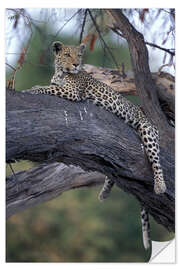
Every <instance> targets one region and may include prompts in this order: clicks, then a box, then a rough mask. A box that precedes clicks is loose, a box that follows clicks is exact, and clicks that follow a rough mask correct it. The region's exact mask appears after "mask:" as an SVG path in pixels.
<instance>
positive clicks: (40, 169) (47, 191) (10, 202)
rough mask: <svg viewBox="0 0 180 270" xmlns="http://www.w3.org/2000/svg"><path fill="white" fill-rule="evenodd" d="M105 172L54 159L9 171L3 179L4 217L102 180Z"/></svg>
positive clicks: (96, 183) (99, 182)
mask: <svg viewBox="0 0 180 270" xmlns="http://www.w3.org/2000/svg"><path fill="white" fill-rule="evenodd" d="M104 179H105V176H104V175H103V174H101V173H97V172H85V171H83V170H82V169H81V168H80V167H75V166H73V165H69V166H67V165H65V164H62V163H58V162H54V163H51V164H41V165H39V166H37V167H35V168H32V169H30V170H27V171H21V172H16V174H15V177H14V175H13V174H12V175H11V176H9V177H8V178H7V182H6V191H7V196H6V217H7V218H8V217H10V216H11V215H13V214H15V213H17V212H19V211H22V210H24V209H26V208H29V207H32V206H34V205H36V204H39V203H41V202H44V201H48V200H50V199H53V198H55V197H57V196H59V195H61V194H62V193H63V192H65V191H68V190H70V189H74V188H82V187H89V186H94V185H99V184H103V182H104Z"/></svg>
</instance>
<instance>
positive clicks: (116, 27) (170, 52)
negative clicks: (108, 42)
mask: <svg viewBox="0 0 180 270" xmlns="http://www.w3.org/2000/svg"><path fill="white" fill-rule="evenodd" d="M107 26H108V27H109V28H110V29H111V30H112V31H113V32H114V33H116V34H117V35H119V36H120V37H122V38H124V36H123V35H122V34H121V33H120V32H119V31H118V30H119V29H118V26H116V25H115V24H113V25H108V24H107ZM145 44H147V45H148V46H151V47H154V48H157V49H159V50H162V51H165V52H167V53H169V54H171V55H172V56H175V52H173V51H172V50H173V49H166V48H163V47H160V46H158V45H156V44H154V43H150V42H147V41H145Z"/></svg>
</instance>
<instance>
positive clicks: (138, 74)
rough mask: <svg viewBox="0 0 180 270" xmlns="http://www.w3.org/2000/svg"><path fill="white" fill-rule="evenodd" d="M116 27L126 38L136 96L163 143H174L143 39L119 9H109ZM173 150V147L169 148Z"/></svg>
mask: <svg viewBox="0 0 180 270" xmlns="http://www.w3.org/2000/svg"><path fill="white" fill-rule="evenodd" d="M108 12H109V13H110V14H111V15H112V17H113V18H114V20H115V23H116V26H117V27H118V29H119V30H120V31H121V33H122V35H123V36H124V37H125V38H126V40H127V43H128V46H129V50H130V55H131V62H132V67H133V71H134V78H135V84H136V89H137V91H138V96H139V98H140V100H141V104H142V107H143V110H144V112H145V113H146V115H147V117H148V118H149V119H151V121H152V122H153V123H154V124H155V125H156V126H157V127H158V129H159V131H160V135H161V140H162V141H163V140H164V138H165V137H168V138H169V141H171V143H173V141H174V130H173V129H172V128H171V127H170V126H169V124H168V122H167V119H166V117H165V115H164V114H163V112H162V110H161V107H160V104H159V101H158V96H157V90H156V85H155V83H154V81H153V79H152V76H151V72H150V69H149V63H148V51H147V48H146V45H145V42H144V37H143V35H142V34H141V33H139V32H138V31H137V30H136V29H135V28H134V27H133V25H132V24H131V23H130V22H129V20H128V19H127V18H126V17H125V16H124V14H123V13H122V12H121V10H119V9H109V10H108ZM171 148H173V147H171Z"/></svg>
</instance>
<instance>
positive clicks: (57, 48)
mask: <svg viewBox="0 0 180 270" xmlns="http://www.w3.org/2000/svg"><path fill="white" fill-rule="evenodd" d="M52 48H53V52H54V55H55V69H56V71H61V72H65V73H71V74H77V73H78V72H79V71H80V70H81V69H82V56H83V53H84V49H85V44H83V43H82V44H80V45H79V46H69V45H64V44H63V43H61V42H59V41H55V42H53V44H52Z"/></svg>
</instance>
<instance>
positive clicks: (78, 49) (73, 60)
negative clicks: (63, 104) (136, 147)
mask: <svg viewBox="0 0 180 270" xmlns="http://www.w3.org/2000/svg"><path fill="white" fill-rule="evenodd" d="M52 47H53V51H54V55H55V73H54V76H53V77H52V79H51V85H49V86H35V87H33V88H32V89H30V90H28V91H29V92H30V93H32V94H39V93H41V94H49V95H55V96H59V97H62V98H66V99H68V100H72V101H81V100H85V99H90V100H92V101H93V102H94V103H95V104H96V105H100V106H103V107H104V108H105V109H107V110H108V111H110V112H112V113H114V114H116V115H117V116H119V117H121V118H122V119H123V120H124V121H125V122H126V123H127V124H129V125H130V126H131V127H133V128H134V129H136V130H137V133H138V134H139V136H140V138H141V140H142V142H143V144H144V148H145V152H146V154H147V157H148V159H149V161H150V163H151V165H152V169H153V173H154V191H155V193H157V194H160V193H164V192H165V191H166V184H165V182H164V178H163V171H162V168H161V165H160V160H159V133H158V130H157V128H156V127H155V126H154V125H152V123H151V122H150V120H148V119H147V117H146V116H145V114H144V113H143V112H142V111H141V109H140V108H139V107H137V106H136V105H134V104H132V103H131V102H130V101H128V100H127V99H126V98H124V97H123V96H122V95H121V94H120V93H119V92H118V91H115V90H114V89H112V88H111V87H110V86H108V85H106V84H105V83H103V82H100V81H98V80H96V79H95V78H93V77H92V76H91V75H90V74H88V73H87V72H86V71H85V70H83V68H82V56H83V52H84V48H85V46H84V44H81V45H80V46H66V45H64V44H62V43H61V42H59V41H56V42H54V43H53V46H52ZM112 186H113V182H112V181H111V180H107V181H105V185H104V187H103V189H102V191H101V193H100V195H99V197H100V199H104V198H106V197H107V195H108V194H109V193H110V190H111V188H112Z"/></svg>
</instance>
